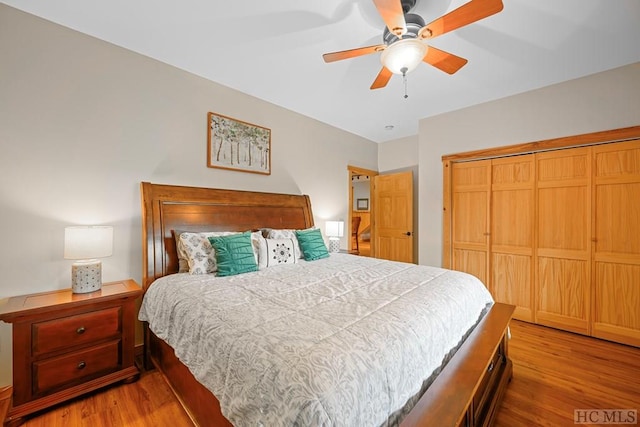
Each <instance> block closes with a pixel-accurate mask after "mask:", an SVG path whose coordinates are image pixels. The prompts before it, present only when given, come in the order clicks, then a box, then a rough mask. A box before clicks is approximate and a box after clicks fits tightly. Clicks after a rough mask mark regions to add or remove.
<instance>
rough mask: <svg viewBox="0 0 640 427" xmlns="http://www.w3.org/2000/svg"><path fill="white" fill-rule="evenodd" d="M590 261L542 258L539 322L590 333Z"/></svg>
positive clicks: (539, 286) (540, 265)
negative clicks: (588, 321)
mask: <svg viewBox="0 0 640 427" xmlns="http://www.w3.org/2000/svg"><path fill="white" fill-rule="evenodd" d="M588 272H589V262H588V261H587V260H574V259H567V258H547V257H538V311H537V313H536V317H537V319H538V323H541V324H543V325H548V326H553V327H556V328H559V329H564V330H569V331H573V332H579V333H586V331H587V329H588V324H587V320H588V319H587V317H588V312H587V295H588V294H589V289H590V284H589V274H588Z"/></svg>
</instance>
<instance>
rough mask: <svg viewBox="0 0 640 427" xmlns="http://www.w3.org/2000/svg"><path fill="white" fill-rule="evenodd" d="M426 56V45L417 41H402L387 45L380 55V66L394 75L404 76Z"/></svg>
mask: <svg viewBox="0 0 640 427" xmlns="http://www.w3.org/2000/svg"><path fill="white" fill-rule="evenodd" d="M426 54H427V45H426V44H424V43H423V42H422V41H420V40H418V39H402V40H398V41H397V42H395V43H393V44H391V45H389V46H388V47H387V48H386V49H385V50H384V51H382V55H380V61H381V62H382V65H384V66H385V67H386V68H388V69H389V71H391V72H392V73H394V74H406V73H408V72H410V71H412V70H414V69H415V68H416V67H417V66H418V64H420V63H421V62H422V60H423V59H424V56H425V55H426Z"/></svg>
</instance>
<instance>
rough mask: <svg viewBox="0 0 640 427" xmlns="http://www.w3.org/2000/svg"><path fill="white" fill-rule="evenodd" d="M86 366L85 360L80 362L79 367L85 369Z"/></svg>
mask: <svg viewBox="0 0 640 427" xmlns="http://www.w3.org/2000/svg"><path fill="white" fill-rule="evenodd" d="M85 366H87V364H86V363H84V361H82V362H80V363H78V369H84V367H85Z"/></svg>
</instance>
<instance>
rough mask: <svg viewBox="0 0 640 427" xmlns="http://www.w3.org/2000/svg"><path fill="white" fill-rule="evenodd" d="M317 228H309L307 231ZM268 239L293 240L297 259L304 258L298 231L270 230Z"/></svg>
mask: <svg viewBox="0 0 640 427" xmlns="http://www.w3.org/2000/svg"><path fill="white" fill-rule="evenodd" d="M314 228H315V227H311V228H307V230H312V229H314ZM267 238H268V239H291V240H293V247H294V249H295V251H296V255H295V256H296V258H302V251H301V250H300V245H299V244H298V237H297V236H296V230H289V229H282V230H277V229H271V230H269V235H268V236H267Z"/></svg>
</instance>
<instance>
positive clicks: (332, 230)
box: [325, 221, 344, 237]
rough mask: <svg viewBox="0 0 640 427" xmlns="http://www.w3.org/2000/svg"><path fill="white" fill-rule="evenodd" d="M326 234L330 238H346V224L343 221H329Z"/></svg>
mask: <svg viewBox="0 0 640 427" xmlns="http://www.w3.org/2000/svg"><path fill="white" fill-rule="evenodd" d="M325 232H326V234H327V236H328V237H342V236H344V222H343V221H327V222H326V223H325Z"/></svg>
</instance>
